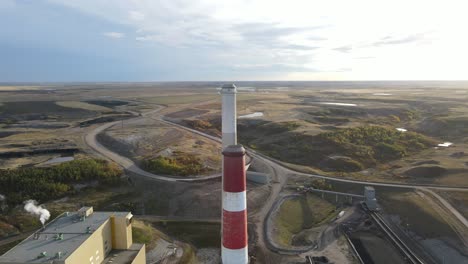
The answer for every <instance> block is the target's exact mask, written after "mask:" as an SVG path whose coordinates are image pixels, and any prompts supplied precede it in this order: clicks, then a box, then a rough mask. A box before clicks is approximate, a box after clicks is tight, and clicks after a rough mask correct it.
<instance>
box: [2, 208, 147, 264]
mask: <svg viewBox="0 0 468 264" xmlns="http://www.w3.org/2000/svg"><path fill="white" fill-rule="evenodd" d="M132 218H133V216H132V214H131V213H129V212H93V208H92V207H83V208H81V209H80V210H79V211H77V212H73V213H64V214H62V215H60V216H59V217H57V218H56V219H55V220H53V221H52V222H50V223H48V224H47V225H46V226H45V227H44V228H42V229H40V230H39V231H37V232H36V233H34V234H33V235H31V236H30V237H28V238H27V239H25V240H24V241H22V242H21V243H19V244H18V245H17V246H15V247H14V248H12V249H11V250H10V251H8V252H7V253H5V254H4V255H3V256H0V263H1V264H23V263H24V264H26V263H50V264H100V263H103V264H107V263H109V264H111V263H112V264H144V263H146V254H145V245H144V244H133V242H132Z"/></svg>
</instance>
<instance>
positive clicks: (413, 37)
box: [372, 34, 424, 47]
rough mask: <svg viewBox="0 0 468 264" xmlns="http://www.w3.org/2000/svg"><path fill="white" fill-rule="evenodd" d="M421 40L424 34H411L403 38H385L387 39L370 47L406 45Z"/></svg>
mask: <svg viewBox="0 0 468 264" xmlns="http://www.w3.org/2000/svg"><path fill="white" fill-rule="evenodd" d="M423 39H424V34H413V35H408V36H405V37H392V36H387V37H384V38H382V39H380V40H379V41H376V42H374V43H372V46H375V47H379V46H385V45H398V44H407V43H413V42H418V41H421V40H423Z"/></svg>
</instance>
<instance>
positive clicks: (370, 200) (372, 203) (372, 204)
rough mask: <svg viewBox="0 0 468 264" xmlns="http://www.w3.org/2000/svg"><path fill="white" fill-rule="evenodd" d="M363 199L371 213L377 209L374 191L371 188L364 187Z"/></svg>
mask: <svg viewBox="0 0 468 264" xmlns="http://www.w3.org/2000/svg"><path fill="white" fill-rule="evenodd" d="M364 197H365V199H366V201H365V202H366V205H367V208H368V209H369V210H371V211H375V210H377V209H378V207H377V199H376V198H375V189H374V187H372V186H366V187H364Z"/></svg>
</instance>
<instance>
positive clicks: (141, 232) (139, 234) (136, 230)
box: [132, 226, 152, 245]
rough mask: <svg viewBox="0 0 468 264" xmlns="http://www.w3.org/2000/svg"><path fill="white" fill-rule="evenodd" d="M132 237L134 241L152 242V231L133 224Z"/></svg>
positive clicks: (140, 242)
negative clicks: (149, 231)
mask: <svg viewBox="0 0 468 264" xmlns="http://www.w3.org/2000/svg"><path fill="white" fill-rule="evenodd" d="M132 239H133V242H134V243H139V244H146V245H148V244H149V243H151V239H152V237H151V233H148V230H146V229H145V228H141V227H136V226H132Z"/></svg>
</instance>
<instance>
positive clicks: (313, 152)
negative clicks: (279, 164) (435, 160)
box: [239, 122, 436, 172]
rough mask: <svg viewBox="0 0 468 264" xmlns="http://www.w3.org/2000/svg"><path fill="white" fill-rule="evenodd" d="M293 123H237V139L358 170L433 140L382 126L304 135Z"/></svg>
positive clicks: (293, 159) (300, 160)
mask: <svg viewBox="0 0 468 264" xmlns="http://www.w3.org/2000/svg"><path fill="white" fill-rule="evenodd" d="M299 127H300V125H299V123H297V122H279V123H273V122H267V123H264V122H258V123H250V124H247V125H240V127H239V136H240V142H241V143H243V144H246V145H248V146H250V147H252V148H255V149H257V150H260V151H262V152H264V153H266V154H268V155H270V156H272V157H275V158H277V159H279V160H282V161H285V162H288V163H292V164H298V165H305V166H312V167H316V168H319V169H321V170H324V171H345V172H351V171H360V170H363V169H364V168H367V167H370V166H375V165H376V164H378V163H385V162H388V161H391V160H395V159H400V158H402V157H405V156H407V155H410V154H414V153H416V152H418V151H421V150H423V149H427V148H429V147H431V146H434V145H435V144H436V143H435V142H434V141H433V140H431V139H429V138H427V137H424V136H423V135H420V134H417V133H414V132H408V133H401V132H399V131H396V130H395V129H394V128H389V127H383V126H362V127H354V128H344V129H340V130H337V131H333V132H325V133H320V134H318V135H307V134H305V133H300V132H297V131H295V130H297V129H298V128H299Z"/></svg>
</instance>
